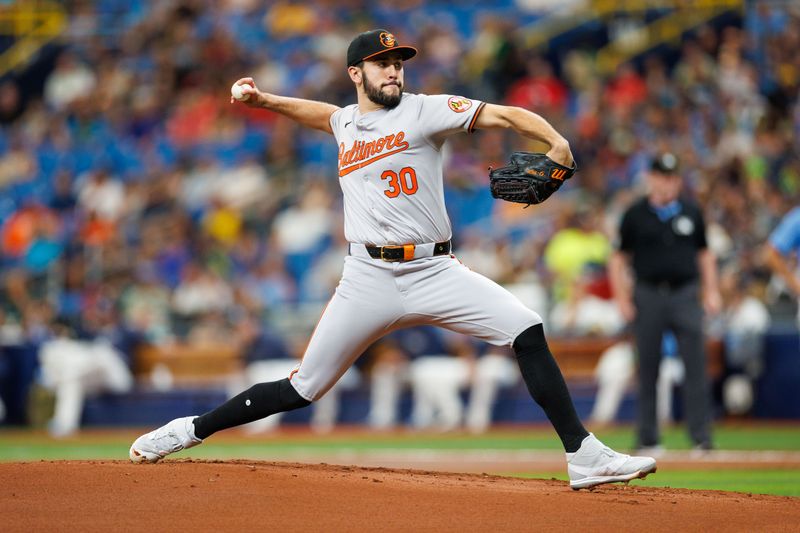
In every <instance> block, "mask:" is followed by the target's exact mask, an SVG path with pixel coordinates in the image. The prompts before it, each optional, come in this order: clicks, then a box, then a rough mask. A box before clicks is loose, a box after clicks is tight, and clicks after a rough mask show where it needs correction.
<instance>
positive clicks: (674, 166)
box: [650, 152, 678, 174]
mask: <svg viewBox="0 0 800 533" xmlns="http://www.w3.org/2000/svg"><path fill="white" fill-rule="evenodd" d="M650 169H651V170H652V171H653V172H658V173H659V174H676V173H677V172H678V158H677V157H675V154H673V153H672V152H663V153H660V154H658V155H657V156H656V157H655V159H653V162H652V163H651V164H650Z"/></svg>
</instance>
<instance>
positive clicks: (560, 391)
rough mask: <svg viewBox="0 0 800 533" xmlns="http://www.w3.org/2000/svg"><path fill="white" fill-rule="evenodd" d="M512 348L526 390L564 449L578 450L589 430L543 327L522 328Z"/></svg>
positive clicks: (569, 451)
mask: <svg viewBox="0 0 800 533" xmlns="http://www.w3.org/2000/svg"><path fill="white" fill-rule="evenodd" d="M514 352H515V353H516V354H517V363H518V364H519V369H520V371H521V372H522V379H524V380H525V385H527V387H528V392H530V393H531V396H532V397H533V399H534V400H535V401H536V403H538V404H539V405H540V406H541V408H542V409H544V412H545V414H546V415H547V418H549V419H550V423H551V424H553V427H554V428H555V430H556V432H557V433H558V436H559V438H561V443H562V444H563V445H564V450H566V451H567V452H568V453H572V452H576V451H578V448H580V447H581V441H583V439H584V438H586V436H587V435H589V432H588V431H586V428H584V427H583V424H581V421H580V419H579V418H578V414H577V413H576V412H575V406H574V405H573V404H572V397H571V396H570V395H569V391H568V390H567V384H566V383H565V382H564V376H563V375H562V374H561V370H560V369H559V368H558V364H557V363H556V360H555V359H554V358H553V354H552V353H550V348H548V346H547V341H546V340H545V338H544V327H543V326H542V325H541V324H537V325H535V326H531V327H529V328H528V329H526V330H525V331H523V332H522V333H521V334H520V335H519V336H518V337H517V338H516V340H515V341H514Z"/></svg>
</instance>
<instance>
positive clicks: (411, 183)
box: [381, 167, 418, 198]
mask: <svg viewBox="0 0 800 533" xmlns="http://www.w3.org/2000/svg"><path fill="white" fill-rule="evenodd" d="M381 179H382V180H389V188H388V189H386V190H385V191H383V194H385V195H386V196H388V197H389V198H397V197H398V196H400V192H403V193H404V194H406V195H408V196H411V195H412V194H414V193H415V192H417V188H418V185H417V173H416V172H414V169H413V168H411V167H403V168H401V169H400V172H395V171H394V170H384V171H383V174H381Z"/></svg>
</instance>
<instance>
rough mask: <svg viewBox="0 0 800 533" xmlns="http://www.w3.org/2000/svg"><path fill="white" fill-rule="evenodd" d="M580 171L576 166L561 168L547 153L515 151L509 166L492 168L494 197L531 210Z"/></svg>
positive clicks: (490, 173) (490, 174) (491, 179)
mask: <svg viewBox="0 0 800 533" xmlns="http://www.w3.org/2000/svg"><path fill="white" fill-rule="evenodd" d="M577 168H578V167H577V165H575V163H573V164H572V167H565V166H564V165H560V164H558V163H556V162H555V161H553V160H552V159H550V158H549V157H547V156H546V155H545V154H540V153H533V152H513V153H512V154H511V162H510V163H509V164H508V165H506V166H504V167H500V168H495V169H493V168H492V167H489V188H490V190H491V191H492V196H494V197H495V198H500V199H501V200H505V201H507V202H516V203H518V204H526V205H525V207H528V206H529V205H531V204H540V203H542V202H544V201H545V200H547V199H548V198H550V196H551V195H552V194H553V193H554V192H556V191H557V190H558V189H559V188H560V187H561V185H563V184H564V181H565V180H568V179H570V178H571V177H572V175H573V174H575V171H576V170H577Z"/></svg>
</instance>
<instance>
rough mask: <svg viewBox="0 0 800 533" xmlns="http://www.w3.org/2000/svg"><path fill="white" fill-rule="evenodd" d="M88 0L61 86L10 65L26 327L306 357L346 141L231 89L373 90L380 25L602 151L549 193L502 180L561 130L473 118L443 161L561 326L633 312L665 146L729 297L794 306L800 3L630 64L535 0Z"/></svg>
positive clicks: (445, 67) (6, 309)
mask: <svg viewBox="0 0 800 533" xmlns="http://www.w3.org/2000/svg"><path fill="white" fill-rule="evenodd" d="M72 4H73V6H72V8H71V9H72V12H71V16H70V19H69V21H70V25H69V28H68V29H67V32H66V34H65V36H64V37H63V38H62V40H61V41H60V42H59V43H58V47H59V51H58V54H57V58H56V60H55V61H54V64H53V68H52V69H51V70H50V71H49V72H48V73H47V75H46V78H45V79H43V80H42V84H41V86H40V87H25V86H21V84H20V82H19V80H17V79H15V78H14V77H13V76H8V75H7V76H6V77H5V78H4V79H2V81H0V126H1V127H0V191H1V193H0V223H1V224H2V226H1V229H0V231H1V233H0V238H1V241H0V246H2V260H1V261H0V272H1V274H0V279H2V282H0V283H1V285H2V286H1V287H0V324H1V325H2V327H1V328H0V334H2V342H3V343H5V344H12V343H22V342H30V343H41V342H43V341H45V340H47V339H49V338H51V337H53V336H54V335H56V334H57V332H59V331H60V332H63V331H69V332H70V333H69V334H68V335H71V336H75V337H79V338H85V337H97V336H110V338H112V339H113V341H114V342H115V344H116V345H117V346H118V348H119V349H120V351H121V352H122V353H124V354H125V356H126V357H127V358H128V360H129V361H130V359H131V358H132V357H133V348H132V347H133V346H136V345H137V344H139V343H142V342H146V343H151V344H161V345H169V343H174V342H185V343H190V344H191V343H208V342H220V343H230V342H234V341H232V339H234V340H235V342H241V343H242V344H243V345H248V343H249V342H250V341H252V338H250V337H247V338H245V337H243V338H242V339H239V336H240V335H241V328H240V327H238V326H237V325H238V324H241V323H242V321H244V320H246V319H247V320H254V321H255V322H256V323H257V324H258V325H259V327H260V328H262V329H264V330H265V331H267V330H268V331H272V332H274V333H277V335H278V336H282V337H283V341H284V342H286V343H287V344H288V346H289V348H288V351H289V352H291V353H293V354H294V355H299V354H300V353H302V349H303V345H304V342H305V340H306V338H307V335H308V334H309V333H310V331H311V329H312V328H313V325H314V323H315V321H316V318H317V316H318V314H319V312H320V311H321V309H322V306H324V304H325V302H326V301H327V299H328V297H329V296H330V294H331V293H332V290H333V288H334V287H335V284H336V282H337V281H338V276H339V273H340V268H341V258H342V256H344V255H345V254H346V253H347V247H346V244H347V243H346V242H345V241H344V237H343V235H342V226H343V223H342V210H341V194H340V192H339V185H338V183H337V180H336V173H335V171H334V169H335V164H336V157H337V152H336V146H335V144H334V143H333V142H332V140H331V138H329V137H328V136H326V135H324V134H322V133H319V132H313V131H310V130H305V129H302V128H299V127H297V126H296V125H295V124H293V123H291V122H290V121H288V120H286V119H284V118H282V117H280V116H278V115H275V114H272V113H268V112H263V111H262V112H259V111H255V110H249V109H246V108H244V106H240V105H231V104H230V103H229V87H230V85H231V83H232V82H233V81H235V80H236V79H238V78H240V77H242V76H245V75H251V76H252V77H253V78H254V79H255V80H256V82H257V84H258V86H259V88H261V89H262V90H266V91H270V92H275V93H278V94H284V95H291V96H297V97H303V98H311V99H317V100H323V101H328V102H331V103H334V104H337V105H347V104H350V103H352V102H353V100H354V96H353V88H352V86H351V82H350V80H349V79H348V77H347V76H346V75H345V61H344V55H345V53H344V52H345V50H346V48H347V44H348V43H349V41H350V39H351V38H352V36H353V35H354V34H356V33H357V32H360V31H363V30H365V29H369V28H373V27H387V28H390V29H391V30H392V31H393V32H394V33H395V34H396V35H397V37H398V40H399V42H401V43H404V44H405V43H408V44H412V45H414V46H417V47H418V48H419V50H420V54H419V55H418V56H417V57H416V58H415V59H413V60H412V61H411V62H409V63H408V65H407V70H406V90H407V91H409V92H419V93H428V94H432V93H442V92H446V93H453V94H463V95H465V96H469V97H472V98H476V99H486V100H488V101H492V102H498V103H504V104H509V105H518V106H522V107H525V108H528V109H531V110H534V111H535V112H537V113H540V114H541V115H543V116H544V117H546V118H547V119H548V120H549V121H550V122H551V123H553V125H554V126H555V127H556V128H557V129H558V130H559V131H560V132H562V133H563V134H564V136H565V137H566V138H567V139H569V140H570V142H571V146H572V149H573V152H574V154H575V157H576V160H577V161H578V164H579V166H580V172H579V174H578V175H577V177H576V178H575V179H573V180H571V181H570V182H569V183H568V184H567V186H565V187H563V188H562V189H561V191H560V192H559V194H557V195H554V196H553V197H552V198H551V199H550V200H549V201H548V202H547V203H546V204H543V205H541V206H537V207H532V208H529V209H524V210H523V209H521V208H520V207H518V206H513V205H510V204H506V203H502V202H496V201H494V200H493V199H492V198H491V196H490V194H489V192H488V186H487V178H486V175H487V172H486V169H487V167H488V166H500V165H502V164H503V163H504V162H505V160H506V158H507V156H508V154H509V153H510V151H511V150H513V149H536V148H541V147H538V146H536V145H533V144H529V143H527V142H525V141H524V140H522V139H520V138H519V137H517V136H513V135H507V134H506V133H504V132H499V131H498V132H495V131H487V132H479V133H477V134H474V135H471V136H470V135H462V136H456V137H454V138H453V140H452V141H451V143H450V144H449V147H448V156H447V164H446V172H445V181H446V197H447V203H448V207H449V209H450V217H451V220H452V222H453V226H454V230H455V233H454V243H455V250H456V253H457V255H458V256H459V258H460V259H461V260H462V261H463V262H464V263H465V264H467V265H468V266H470V267H471V268H473V269H474V270H476V271H479V272H482V273H484V274H487V275H488V276H489V277H491V278H493V279H495V280H497V281H499V282H501V283H504V284H508V285H509V286H514V287H518V288H519V289H520V294H521V295H523V296H525V297H527V298H528V301H529V302H530V303H532V304H535V305H537V306H540V307H535V308H536V309H537V311H539V312H540V313H541V314H542V315H544V316H545V317H548V316H549V315H550V312H551V310H558V312H557V313H555V314H554V321H553V322H552V323H550V321H549V320H547V319H546V321H545V323H546V324H547V325H548V327H549V328H553V329H554V330H556V332H557V333H560V334H581V335H585V334H592V333H603V334H605V333H612V334H613V333H614V332H615V328H618V327H619V324H618V323H616V322H614V320H613V309H610V310H609V309H608V307H607V306H606V304H608V302H609V292H608V285H607V282H606V281H605V277H604V268H603V267H604V264H605V261H606V260H607V258H608V254H609V252H610V250H611V248H612V243H613V241H614V238H615V236H614V235H613V228H615V227H616V222H617V220H618V217H619V216H620V214H621V212H622V210H623V209H624V208H625V206H626V205H627V204H628V202H629V201H630V200H631V199H632V198H634V197H635V196H637V195H638V193H639V192H640V188H641V181H642V180H641V177H642V173H643V171H644V170H645V169H646V168H647V166H648V164H649V162H650V158H651V157H652V155H653V154H654V153H656V152H657V151H663V150H670V151H672V152H674V153H676V154H679V156H680V158H681V171H682V173H683V174H684V176H685V180H686V184H687V189H688V190H687V192H688V193H689V194H692V195H694V196H695V197H696V198H698V199H699V200H700V202H701V203H702V205H703V207H704V209H705V213H706V217H707V220H708V221H709V238H710V243H711V247H712V249H713V250H714V252H715V253H716V254H717V256H718V257H719V261H720V266H721V271H722V273H723V278H724V279H725V280H726V281H725V283H726V285H725V286H726V287H728V288H729V291H728V302H727V303H728V304H729V306H728V312H729V313H731V312H734V311H735V307H734V306H736V305H738V303H739V301H740V300H741V297H742V295H744V294H746V295H752V296H753V297H754V298H756V300H757V301H759V302H761V303H762V304H763V305H765V306H766V307H769V306H770V305H772V303H773V302H774V300H771V299H770V297H771V296H770V295H771V294H773V293H771V292H770V290H769V287H770V283H769V282H770V278H769V275H768V274H766V271H765V269H764V267H763V263H762V259H761V258H760V253H759V252H760V249H761V246H762V245H763V243H764V242H765V240H766V237H767V235H768V234H769V232H770V231H771V230H772V229H773V228H774V227H775V225H776V223H777V221H778V220H779V218H780V217H781V216H782V215H783V214H784V213H785V212H786V211H787V210H788V209H789V208H790V207H792V206H794V205H797V203H798V199H799V198H800V157H798V156H800V153H799V152H800V143H799V142H798V139H800V92H799V90H798V89H799V88H800V54H798V53H797V50H800V12H798V10H797V9H794V8H792V7H791V6H790V5H789V4H786V5H783V6H782V7H781V5H778V6H777V7H769V6H766V5H764V6H761V5H760V6H758V7H755V8H752V9H751V10H749V11H748V12H747V13H746V14H745V17H744V18H743V23H742V24H739V25H729V26H725V27H719V26H712V25H708V26H703V27H700V28H698V29H697V30H696V31H694V32H692V33H691V34H690V35H687V36H686V37H685V38H684V39H683V40H682V43H681V45H680V48H679V49H677V50H670V52H669V53H652V54H648V55H647V56H646V57H644V58H639V59H638V60H637V61H635V62H628V63H624V64H623V65H621V66H620V67H619V68H618V69H617V71H616V72H615V73H613V74H611V75H608V76H606V75H603V74H602V73H601V72H600V71H599V69H598V66H597V64H596V61H595V59H594V56H593V52H592V50H586V49H581V48H565V49H563V50H555V51H553V50H548V49H546V48H541V47H539V48H535V49H527V48H526V47H525V42H526V39H525V29H526V25H525V23H526V22H529V21H532V20H534V19H535V18H536V14H535V13H528V12H525V11H523V10H521V8H519V7H515V4H514V3H513V2H498V3H497V7H496V8H495V9H494V10H493V9H492V8H489V7H485V6H484V7H480V8H479V6H480V5H482V3H480V2H477V1H475V2H434V3H423V2H420V1H409V2H405V3H404V7H398V5H397V4H396V3H394V2H391V3H390V2H384V1H379V2H364V1H362V0H348V1H337V2H331V1H328V0H317V1H313V2H303V3H294V2H267V3H264V2H258V1H255V0H236V1H234V0H230V1H225V2H210V1H204V0H181V1H168V2H160V1H159V2H155V1H153V2H148V1H145V0H139V1H135V2H130V1H125V2H121V1H115V0H105V1H101V2H74V3H72ZM429 4H430V5H429ZM398 10H399V11H398ZM586 296H593V297H595V298H596V301H595V303H596V304H597V305H598V306H600V307H598V309H600V311H596V312H590V311H591V309H590V311H587V313H588V316H590V317H598V316H599V317H601V318H603V319H608V320H607V321H605V322H604V321H603V320H599V319H596V318H595V319H594V320H598V321H597V322H593V321H592V320H593V319H591V318H590V319H587V320H588V322H587V320H580V319H579V318H578V317H579V316H582V315H580V309H579V307H578V306H579V303H581V302H583V303H586V301H587V300H586V298H585V297H586ZM773 296H774V294H773ZM542 306H543V307H542ZM604 306H606V307H604ZM612 307H613V306H612ZM556 317H557V318H556ZM609 317H611V318H609ZM249 335H251V336H252V334H249ZM236 339H238V340H236ZM262 356H263V357H268V356H269V354H262Z"/></svg>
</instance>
